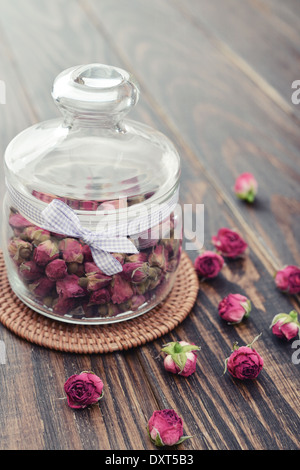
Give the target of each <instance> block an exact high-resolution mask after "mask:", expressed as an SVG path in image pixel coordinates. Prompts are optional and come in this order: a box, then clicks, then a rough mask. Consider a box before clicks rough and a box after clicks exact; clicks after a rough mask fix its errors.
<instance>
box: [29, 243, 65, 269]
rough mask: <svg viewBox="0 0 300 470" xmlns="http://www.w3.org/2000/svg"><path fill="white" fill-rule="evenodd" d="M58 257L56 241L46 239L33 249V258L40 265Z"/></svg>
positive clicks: (44, 264)
mask: <svg viewBox="0 0 300 470" xmlns="http://www.w3.org/2000/svg"><path fill="white" fill-rule="evenodd" d="M58 257H59V250H58V246H57V244H56V243H54V242H53V241H51V240H46V241H45V242H42V243H40V244H39V245H38V246H37V247H36V248H35V250H34V254H33V259H34V261H35V262H36V263H37V264H39V265H40V266H46V264H48V263H49V262H50V261H53V260H54V259H57V258H58Z"/></svg>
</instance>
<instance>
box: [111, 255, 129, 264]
mask: <svg viewBox="0 0 300 470" xmlns="http://www.w3.org/2000/svg"><path fill="white" fill-rule="evenodd" d="M112 256H113V257H114V258H116V260H118V261H119V263H120V264H124V262H125V257H126V255H125V253H112Z"/></svg>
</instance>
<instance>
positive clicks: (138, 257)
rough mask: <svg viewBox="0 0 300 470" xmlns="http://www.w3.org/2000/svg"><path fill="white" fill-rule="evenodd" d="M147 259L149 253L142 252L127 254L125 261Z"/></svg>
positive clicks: (144, 261) (136, 261)
mask: <svg viewBox="0 0 300 470" xmlns="http://www.w3.org/2000/svg"><path fill="white" fill-rule="evenodd" d="M147 259H148V255H147V253H143V252H140V253H135V254H133V255H126V257H125V263H146V261H147Z"/></svg>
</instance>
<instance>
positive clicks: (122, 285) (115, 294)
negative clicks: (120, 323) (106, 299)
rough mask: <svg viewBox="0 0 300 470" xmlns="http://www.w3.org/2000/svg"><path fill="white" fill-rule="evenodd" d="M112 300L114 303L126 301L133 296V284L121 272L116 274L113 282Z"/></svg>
mask: <svg viewBox="0 0 300 470" xmlns="http://www.w3.org/2000/svg"><path fill="white" fill-rule="evenodd" d="M111 288H112V293H111V300H112V302H113V303H114V304H121V303H123V302H126V301H127V300H129V299H130V298H131V297H132V296H133V290H132V288H131V285H130V283H129V282H128V281H126V279H123V277H122V276H121V275H120V274H115V275H114V277H113V280H112V284H111Z"/></svg>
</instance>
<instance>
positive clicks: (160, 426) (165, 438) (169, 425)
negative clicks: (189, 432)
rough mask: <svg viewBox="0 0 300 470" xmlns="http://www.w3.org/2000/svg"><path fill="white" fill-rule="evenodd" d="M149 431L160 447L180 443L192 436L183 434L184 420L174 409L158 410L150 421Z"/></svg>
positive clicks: (154, 442) (153, 440) (154, 441)
mask: <svg viewBox="0 0 300 470" xmlns="http://www.w3.org/2000/svg"><path fill="white" fill-rule="evenodd" d="M147 431H148V434H149V437H150V439H151V441H152V442H153V444H155V445H156V446H158V447H162V446H174V445H179V444H181V443H182V442H183V441H185V440H186V439H189V438H190V437H191V436H184V435H183V421H182V419H181V418H180V417H179V416H178V415H177V413H176V412H175V411H174V410H170V409H166V410H157V411H154V413H153V415H152V416H151V418H150V419H149V421H148V425H147Z"/></svg>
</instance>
